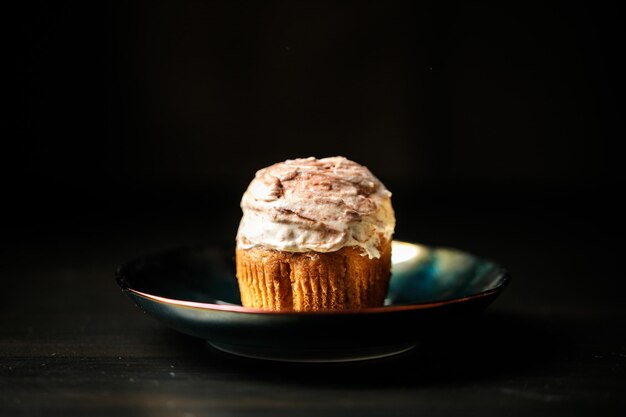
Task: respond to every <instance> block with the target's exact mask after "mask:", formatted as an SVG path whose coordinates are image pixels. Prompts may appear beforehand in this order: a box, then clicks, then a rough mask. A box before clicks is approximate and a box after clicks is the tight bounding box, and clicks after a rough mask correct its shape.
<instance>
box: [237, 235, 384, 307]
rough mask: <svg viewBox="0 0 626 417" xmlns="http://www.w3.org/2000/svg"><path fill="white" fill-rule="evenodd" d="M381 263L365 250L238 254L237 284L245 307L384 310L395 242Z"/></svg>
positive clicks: (260, 250) (259, 250)
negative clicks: (376, 308) (369, 255)
mask: <svg viewBox="0 0 626 417" xmlns="http://www.w3.org/2000/svg"><path fill="white" fill-rule="evenodd" d="M379 250H380V252H381V257H380V258H377V259H370V258H369V257H368V256H367V255H365V256H362V255H361V254H362V249H361V248H359V247H356V246H353V247H345V248H342V249H340V250H338V251H336V252H329V253H318V252H303V253H298V252H282V251H277V250H274V249H266V248H259V247H255V248H251V249H240V248H237V252H236V259H237V279H238V281H239V290H240V293H241V301H242V304H243V306H244V307H252V308H259V309H264V310H295V311H319V310H344V309H358V308H365V307H379V306H382V305H383V302H384V300H385V296H386V294H387V287H388V284H389V278H390V276H391V273H390V270H391V241H390V240H383V241H382V244H381V247H380V248H379Z"/></svg>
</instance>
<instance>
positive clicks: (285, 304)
mask: <svg viewBox="0 0 626 417" xmlns="http://www.w3.org/2000/svg"><path fill="white" fill-rule="evenodd" d="M241 208H242V210H243V217H242V219H241V223H240V225H239V230H238V232H237V247H236V261H237V280H238V282H239V290H240V293H241V301H242V304H243V306H244V307H252V308H258V309H264V310H280V311H289V310H293V311H320V310H344V309H359V308H365V307H377V306H381V305H382V304H383V302H384V299H385V295H386V294H387V287H388V284H389V278H390V275H391V237H392V235H393V230H394V227H395V217H394V212H393V208H392V207H391V193H390V192H389V191H388V190H387V189H386V188H385V186H384V185H383V184H382V183H381V182H380V181H379V180H378V179H377V178H376V177H375V176H374V175H372V173H371V172H370V171H369V170H368V169H367V168H366V167H364V166H362V165H359V164H357V163H355V162H352V161H350V160H348V159H346V158H344V157H340V156H337V157H332V158H323V159H315V158H313V157H311V158H306V159H294V160H287V161H285V162H281V163H278V164H275V165H272V166H270V167H267V168H264V169H261V170H260V171H258V172H257V173H256V176H255V177H254V179H253V180H252V182H251V183H250V185H249V187H248V189H247V190H246V192H245V193H244V195H243V198H242V200H241Z"/></svg>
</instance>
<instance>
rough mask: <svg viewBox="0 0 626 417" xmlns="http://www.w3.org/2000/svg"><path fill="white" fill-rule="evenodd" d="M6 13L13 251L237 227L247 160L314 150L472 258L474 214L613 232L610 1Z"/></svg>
mask: <svg viewBox="0 0 626 417" xmlns="http://www.w3.org/2000/svg"><path fill="white" fill-rule="evenodd" d="M12 16H13V22H12V26H10V27H14V28H15V31H14V33H13V35H12V40H14V42H13V45H12V47H13V48H14V52H15V55H14V57H13V59H12V60H11V61H10V62H9V65H10V66H13V68H15V70H16V71H15V77H14V78H12V79H10V80H9V84H10V85H9V88H10V89H11V91H12V92H13V90H14V91H15V97H12V98H11V100H9V105H10V107H11V109H12V110H14V111H12V112H11V113H9V117H8V118H7V119H8V134H7V135H6V137H5V140H4V142H5V146H4V149H3V152H2V154H3V160H4V163H3V164H2V167H3V169H4V170H5V171H6V172H5V175H4V178H5V186H4V189H3V193H4V201H5V203H4V206H5V209H8V212H9V215H7V216H5V220H7V225H6V227H5V233H6V238H5V243H8V246H9V253H12V252H11V251H12V250H13V249H14V248H15V247H19V246H20V245H26V247H25V248H26V249H25V250H26V251H28V250H30V249H29V247H30V246H29V245H33V244H41V245H43V246H46V245H47V246H49V245H48V243H49V242H51V241H52V242H55V243H57V244H60V243H61V242H66V241H68V242H76V241H78V240H81V239H83V238H86V237H90V238H93V237H95V236H100V234H101V233H104V234H106V233H110V232H111V231H112V230H119V231H124V230H126V231H128V230H133V232H132V233H135V232H134V229H137V230H136V234H141V233H148V234H149V239H148V240H152V239H159V238H162V239H164V240H165V241H167V240H168V239H170V238H171V237H170V236H169V235H167V234H166V233H165V232H164V230H165V229H164V228H163V226H164V225H166V224H167V225H169V226H171V227H173V228H175V227H176V225H179V226H180V228H181V230H189V231H193V232H194V233H196V234H194V235H186V234H185V233H186V232H183V233H182V235H181V238H180V240H181V241H187V240H200V241H204V240H206V239H208V238H210V237H211V236H213V235H215V234H218V235H220V236H223V237H225V238H227V237H231V236H232V235H234V233H235V231H236V227H237V222H238V219H239V216H240V211H239V208H238V203H239V198H240V196H241V194H242V192H243V191H244V190H245V187H246V185H247V183H248V182H249V181H250V179H251V178H252V177H253V175H254V172H255V171H256V170H257V169H259V168H262V167H264V166H267V165H269V164H272V163H274V162H278V161H282V160H284V159H287V158H294V157H306V156H311V155H314V156H317V157H323V156H332V155H344V156H347V157H348V158H350V159H353V160H355V161H357V162H360V163H362V164H364V165H366V166H368V167H369V168H370V169H371V170H372V171H373V172H374V173H375V174H376V175H377V176H379V177H380V179H381V180H382V181H383V182H384V183H385V184H386V185H387V186H388V188H389V189H390V190H392V192H393V193H394V202H395V207H396V211H397V216H398V229H397V235H398V236H399V237H401V238H404V239H409V240H415V241H421V242H427V243H434V244H443V245H459V244H462V245H469V246H470V247H469V248H468V249H473V246H477V245H476V244H477V243H478V242H480V241H486V239H491V237H489V238H485V237H484V236H482V235H483V230H484V226H486V225H490V226H491V228H497V229H499V230H498V232H499V233H500V236H502V235H504V234H509V235H510V234H512V233H514V230H513V229H514V228H515V227H518V228H521V229H523V230H526V231H528V230H529V229H528V227H529V226H532V227H536V230H534V232H535V233H536V235H535V236H534V237H536V238H540V236H541V234H543V233H546V232H549V231H555V233H557V232H558V233H561V234H562V235H563V239H564V241H566V242H568V243H572V242H573V241H579V242H580V243H581V244H582V245H584V246H588V245H590V244H592V245H594V246H597V245H600V246H602V247H603V248H604V249H606V250H609V251H611V250H613V249H614V243H615V242H614V241H615V240H617V239H618V236H619V234H618V233H617V231H616V229H617V228H618V226H619V222H618V220H619V219H620V218H621V217H622V216H621V208H622V206H621V205H620V203H619V197H620V196H621V194H622V193H623V182H622V179H623V177H624V175H623V174H624V166H623V163H622V161H621V159H622V158H621V154H620V153H618V152H617V150H616V149H615V146H616V144H617V143H619V142H620V141H621V140H622V139H623V137H624V136H625V135H624V133H625V129H624V121H623V106H622V102H621V100H622V97H623V94H622V93H623V90H624V89H623V86H624V81H623V73H624V66H623V65H622V64H621V59H620V58H621V55H622V54H621V53H620V51H621V49H623V48H622V46H623V44H622V39H623V34H624V33H623V32H624V25H623V14H621V13H620V12H619V10H618V9H617V7H614V6H612V5H610V4H598V3H596V2H582V1H578V2H567V3H565V4H551V5H545V4H542V2H539V3H533V2H522V3H511V4H506V5H503V4H497V3H495V2H494V3H489V2H463V4H462V5H458V4H450V3H442V2H426V3H420V4H419V5H416V4H413V2H376V1H369V2H367V1H366V2H363V1H348V2H345V1H344V2H335V1H329V2H317V1H315V2H311V1H304V2H241V1H234V2H230V1H217V2H202V1H198V2H194V1H184V2H152V1H146V2H114V3H98V2H96V3H93V2H89V3H88V4H84V3H81V2H52V3H50V2H26V3H23V4H22V5H20V6H19V7H18V10H17V11H16V13H12ZM150 219H153V220H150ZM183 225H186V227H187V228H186V229H185V228H184V227H183ZM464 225H465V226H464ZM141 226H143V227H145V229H147V230H148V231H146V230H145V229H142V230H140V227H141ZM460 227H461V229H462V227H466V230H461V229H460ZM448 232H450V233H448ZM452 232H459V233H452ZM558 233H557V234H558ZM586 233H592V235H590V236H587V235H586ZM105 238H106V239H112V240H116V239H118V238H119V236H117V235H114V236H109V235H107V236H102V240H106V239H105ZM461 238H463V239H466V240H459V239H461ZM450 239H452V240H450ZM478 246H479V245H478ZM477 249H480V247H478V248H477ZM487 249H489V248H487ZM583 258H584V259H588V257H586V256H585V257H583ZM585 262H586V261H585Z"/></svg>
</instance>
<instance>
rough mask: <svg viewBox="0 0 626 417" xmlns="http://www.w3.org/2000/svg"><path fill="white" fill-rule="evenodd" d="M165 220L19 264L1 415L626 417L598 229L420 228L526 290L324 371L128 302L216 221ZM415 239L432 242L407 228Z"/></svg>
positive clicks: (1, 354) (4, 326)
mask: <svg viewBox="0 0 626 417" xmlns="http://www.w3.org/2000/svg"><path fill="white" fill-rule="evenodd" d="M399 215H400V216H402V209H400V210H399ZM161 219H162V217H161V216H153V217H146V218H144V219H143V220H142V221H141V222H137V223H132V226H131V225H129V224H128V223H125V224H123V225H116V224H111V223H104V222H102V223H98V222H91V223H90V224H91V228H89V229H88V230H87V229H86V230H83V231H76V230H75V231H73V232H71V233H69V232H68V233H66V234H65V235H63V236H62V237H60V238H58V239H57V238H55V237H54V236H53V235H51V234H49V233H46V235H45V236H39V237H38V238H37V239H32V240H29V241H28V242H24V241H22V242H18V243H17V244H16V245H14V246H13V247H12V248H11V249H10V250H9V251H7V252H6V253H7V255H8V257H7V259H8V258H10V261H11V262H6V263H5V264H4V266H3V267H2V270H1V272H2V281H3V283H2V305H1V306H0V335H1V337H0V415H2V416H20V415H29V416H30V415H63V416H86V415H89V416H110V415H116V416H120V417H121V416H143V415H150V416H161V415H163V416H186V417H190V416H201V415H212V416H215V415H224V416H238V415H275V416H282V415H284V416H293V415H305V416H306V415H311V416H318V415H337V416H347V415H354V416H375V415H381V416H383V415H384V416H389V415H494V416H502V415H507V416H517V415H519V416H527V415H533V416H543V415H545V416H554V415H568V416H572V415H581V416H582V415H594V416H601V415H616V414H619V413H620V412H623V411H624V410H626V399H625V396H624V393H625V388H626V384H625V381H626V336H625V332H624V325H625V323H626V321H625V320H624V318H625V316H626V314H625V308H624V306H623V303H622V294H623V292H621V291H622V290H623V288H624V285H623V283H621V284H620V281H619V280H618V278H616V277H615V275H612V273H614V272H615V271H614V269H613V268H614V267H615V264H616V263H615V262H613V261H612V260H611V259H615V257H612V256H613V255H614V253H613V252H611V250H610V249H607V248H610V247H611V241H610V240H609V239H608V238H607V236H606V235H603V234H602V233H603V232H601V231H600V230H597V229H595V228H590V227H589V226H588V225H587V226H585V225H583V228H584V227H587V229H584V230H586V231H585V235H584V237H585V238H596V242H597V244H596V246H595V247H589V246H584V245H581V244H580V241H579V239H574V238H573V236H574V235H573V234H569V235H568V233H573V232H568V230H570V229H569V228H568V227H567V226H568V225H569V224H570V223H568V221H566V220H561V225H560V226H559V224H553V223H550V222H548V221H544V222H542V223H540V224H536V225H534V226H533V225H530V223H529V222H526V221H525V220H519V219H517V220H516V219H513V220H512V219H510V218H499V220H497V221H494V220H493V219H494V217H493V216H485V217H484V218H483V219H484V220H476V219H474V220H472V222H463V221H457V224H454V225H449V224H448V226H447V227H445V228H440V229H437V230H436V227H435V226H433V227H431V228H430V229H429V228H428V227H423V228H421V230H420V233H421V236H423V237H424V239H423V241H425V242H426V243H435V244H438V243H440V242H447V243H448V244H449V246H457V247H461V248H463V249H467V250H471V251H474V252H478V253H481V254H489V255H490V256H491V257H493V258H495V259H497V260H498V261H500V262H502V263H503V264H505V265H506V266H507V267H509V269H510V270H511V271H512V273H513V277H514V280H513V282H512V284H511V286H510V287H509V288H508V289H507V290H506V291H505V292H504V294H503V295H502V297H501V298H500V299H498V300H497V301H496V303H495V304H494V305H493V306H492V307H491V308H490V309H489V310H488V311H487V312H486V313H485V314H484V316H483V317H482V318H481V319H480V320H478V321H476V322H475V323H473V325H472V326H468V327H466V328H464V329H454V330H452V329H450V331H446V329H442V332H441V334H440V336H439V337H438V338H437V339H433V340H430V341H429V342H428V343H426V344H424V345H423V346H422V347H420V349H418V350H416V351H413V352H410V353H407V354H404V355H401V356H398V357H395V358H388V359H382V360H376V361H370V362H362V363H352V364H327V365H312V364H285V363H273V362H263V361H255V360H250V359H242V358H238V357H234V356H230V355H227V354H224V353H221V352H218V351H215V350H213V349H211V348H209V347H207V346H206V345H205V343H204V342H203V341H202V340H198V339H194V338H192V337H188V336H184V335H181V334H178V333H176V332H174V331H172V330H169V329H166V328H164V327H162V326H161V325H160V324H158V323H156V322H155V321H153V320H152V319H151V318H150V317H148V316H146V315H145V314H143V313H142V312H140V311H139V309H137V308H136V307H135V306H134V305H133V304H132V303H131V302H130V301H129V300H128V299H126V297H124V296H123V294H122V293H121V291H120V290H119V288H117V286H116V284H115V282H114V279H113V273H114V271H115V268H116V266H117V264H118V263H120V262H122V261H125V260H126V259H128V258H131V257H134V256H136V255H139V254H142V253H146V252H150V251H154V250H158V249H162V248H167V247H170V246H176V245H179V244H184V243H189V242H195V241H201V240H202V239H203V238H204V237H206V236H205V232H204V230H203V229H202V228H196V227H194V225H196V224H201V220H200V219H201V216H196V217H191V218H190V219H188V221H178V222H177V223H176V224H173V225H169V226H168V225H164V224H163V223H162V222H161ZM544 220H545V219H544ZM197 222H199V223H197ZM476 222H478V223H476ZM435 224H439V225H440V224H443V220H442V219H440V220H439V221H438V222H436V223H435ZM548 225H551V226H550V227H547V226H548ZM228 227H229V226H228ZM224 228H225V229H226V228H227V226H224ZM403 230H405V235H406V234H410V233H411V232H410V231H411V230H417V227H416V225H413V224H411V223H410V221H407V222H405V226H404V229H403ZM478 230H480V236H479V237H477V236H478V235H477V234H475V233H473V232H476V231H478ZM579 230H580V228H579ZM220 233H222V234H223V235H227V233H229V231H228V230H223V231H220ZM416 236H417V234H416ZM578 236H579V237H580V235H578ZM400 237H402V238H405V239H406V238H407V236H400ZM409 238H410V236H409ZM414 240H415V239H414ZM602 242H603V243H602ZM607 251H608V252H607ZM607 258H611V259H607ZM600 260H602V261H600ZM397 331H402V332H419V331H420V329H419V328H413V329H397Z"/></svg>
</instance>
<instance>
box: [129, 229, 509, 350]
mask: <svg viewBox="0 0 626 417" xmlns="http://www.w3.org/2000/svg"><path fill="white" fill-rule="evenodd" d="M392 253H393V256H392V264H393V266H392V278H391V282H390V284H389V292H388V294H387V299H386V301H385V306H383V307H377V308H366V309H361V310H346V311H327V312H272V311H263V310H255V309H251V308H245V307H242V306H241V302H240V299H239V289H238V287H237V280H236V278H235V273H234V259H233V250H232V249H229V248H228V249H227V248H226V247H220V246H217V245H213V246H201V247H192V248H183V249H177V250H172V251H168V252H164V253H160V254H156V255H150V256H145V257H141V258H138V259H135V260H133V261H131V262H128V263H126V264H124V265H122V266H121V267H120V268H119V269H118V272H117V282H118V284H119V285H120V287H121V288H122V290H123V291H124V292H125V293H126V294H127V295H128V296H129V297H130V298H131V299H132V300H133V301H134V302H135V303H136V304H137V305H138V306H139V307H141V308H142V309H143V310H144V311H145V312H146V313H148V314H150V315H151V316H153V317H154V318H156V319H158V320H159V321H161V322H162V323H163V324H165V325H167V326H169V327H171V328H173V329H176V330H178V331H180V332H182V333H186V334H189V335H192V336H196V337H200V338H203V339H206V340H207V341H208V343H209V344H211V345H212V346H213V347H215V348H217V349H220V350H223V351H226V352H229V353H234V354H238V355H243V356H249V357H255V358H261V359H273V360H283V361H320V362H333V361H349V360H363V359H374V358H380V357H385V356H389V355H394V354H398V353H401V352H405V351H408V350H410V349H412V348H413V347H415V346H416V345H418V344H419V343H421V342H423V341H425V340H427V339H428V338H429V337H434V336H433V335H434V334H436V332H437V331H441V329H446V328H451V327H452V326H454V325H458V324H459V323H461V322H465V321H466V320H467V319H469V318H471V317H474V316H475V315H476V314H477V313H479V312H480V311H482V310H483V309H485V308H486V307H487V306H488V305H489V304H490V303H491V302H492V301H493V300H494V299H495V298H496V297H497V296H498V294H499V293H500V292H501V291H502V289H503V288H504V287H505V286H506V284H507V283H508V282H509V280H510V278H509V275H508V273H507V272H506V270H504V269H503V268H502V267H500V266H498V265H497V264H495V263H493V262H490V261H488V260H485V259H482V258H479V257H476V256H473V255H470V254H468V253H465V252H462V251H459V250H455V249H446V248H433V247H427V246H422V245H416V244H411V243H406V242H397V241H394V242H393V251H392Z"/></svg>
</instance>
